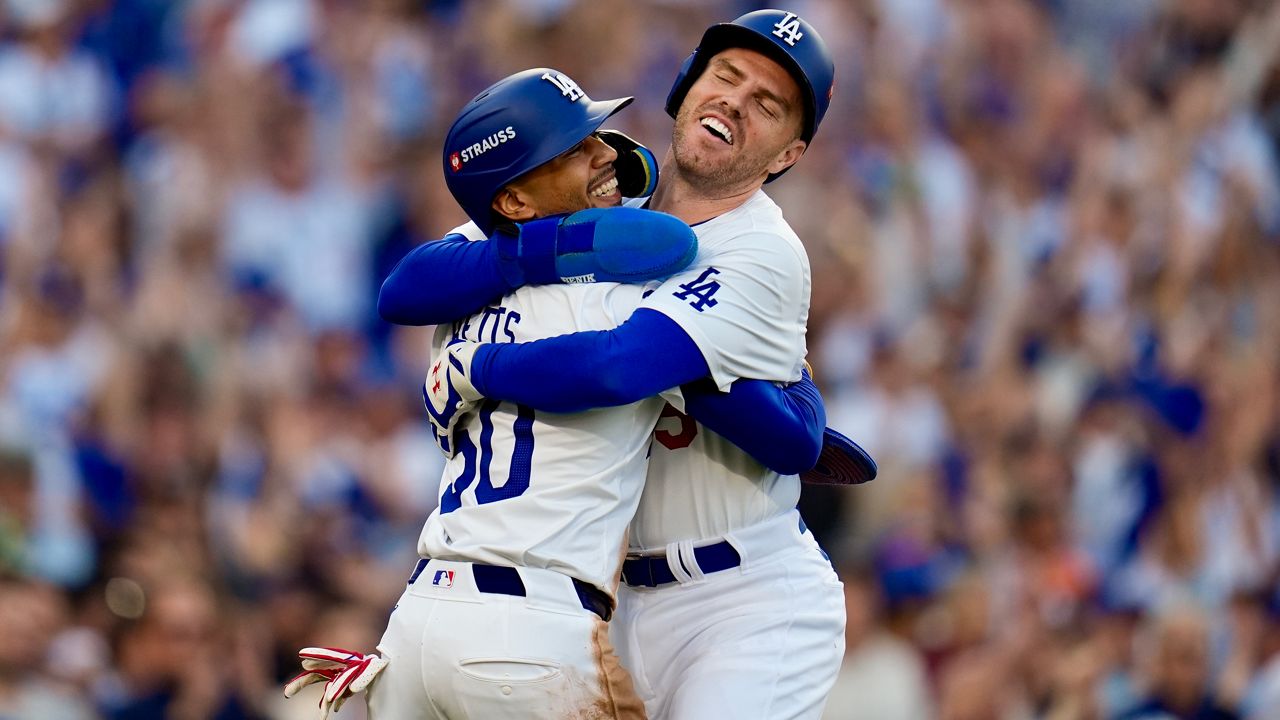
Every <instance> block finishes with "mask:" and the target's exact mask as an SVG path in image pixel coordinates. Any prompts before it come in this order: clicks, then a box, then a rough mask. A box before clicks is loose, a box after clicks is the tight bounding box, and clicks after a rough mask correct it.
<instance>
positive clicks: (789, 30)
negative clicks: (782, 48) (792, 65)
mask: <svg viewBox="0 0 1280 720" xmlns="http://www.w3.org/2000/svg"><path fill="white" fill-rule="evenodd" d="M773 27H774V30H773V34H774V35H775V36H777V37H780V38H782V41H783V42H785V43H786V44H788V45H790V46H791V47H795V46H796V41H797V40H799V39H800V38H802V37H804V33H802V32H800V18H799V17H797V16H796V14H795V13H793V12H789V13H787V14H786V16H784V17H783V18H782V19H781V20H779V21H778V22H776V23H774V26H773Z"/></svg>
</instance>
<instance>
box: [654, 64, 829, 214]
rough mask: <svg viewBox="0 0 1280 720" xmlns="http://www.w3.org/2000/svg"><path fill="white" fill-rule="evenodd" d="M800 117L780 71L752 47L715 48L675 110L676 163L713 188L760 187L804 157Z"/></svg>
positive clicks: (800, 106) (795, 93) (795, 96)
mask: <svg viewBox="0 0 1280 720" xmlns="http://www.w3.org/2000/svg"><path fill="white" fill-rule="evenodd" d="M803 119H804V103H803V102H802V100H801V98H800V88H799V87H798V86H797V85H796V82H795V80H793V79H792V78H791V75H790V74H789V73H788V72H787V71H786V69H785V68H783V67H782V66H781V65H779V64H778V63H776V62H774V61H773V60H771V59H769V58H768V57H766V56H765V55H763V54H761V53H759V52H756V51H754V50H748V49H746V48H729V49H727V50H723V51H721V52H719V53H717V54H716V55H715V56H714V57H712V58H711V60H710V62H708V63H707V69H706V70H705V71H703V73H702V75H701V76H700V77H699V78H698V80H697V81H696V82H694V83H693V85H692V86H691V87H690V88H689V92H688V94H687V95H685V98H684V102H682V103H681V104H680V111H679V112H678V113H676V123H675V129H674V132H673V135H672V141H671V147H672V152H673V154H674V156H675V161H676V166H677V167H678V168H679V169H680V171H681V173H682V174H683V175H685V176H686V177H689V178H693V179H696V180H698V181H699V182H700V184H702V185H704V186H706V185H710V186H713V187H715V188H718V189H738V188H742V187H749V186H750V185H751V184H753V183H763V182H764V180H765V178H766V177H767V176H768V175H769V174H771V173H776V172H780V171H781V170H783V169H785V168H787V167H788V166H790V165H791V164H793V163H794V162H795V161H796V160H799V159H800V156H801V155H802V154H804V149H805V142H804V141H803V140H801V139H800V127H801V123H802V121H803Z"/></svg>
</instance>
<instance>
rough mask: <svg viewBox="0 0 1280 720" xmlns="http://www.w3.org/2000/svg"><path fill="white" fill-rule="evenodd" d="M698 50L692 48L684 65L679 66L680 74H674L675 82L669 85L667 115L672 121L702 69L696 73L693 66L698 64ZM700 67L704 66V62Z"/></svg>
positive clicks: (699, 68)
mask: <svg viewBox="0 0 1280 720" xmlns="http://www.w3.org/2000/svg"><path fill="white" fill-rule="evenodd" d="M699 49H700V48H694V49H693V52H691V53H689V57H687V58H685V59H684V63H683V64H682V65H680V72H678V73H676V81H675V82H674V83H673V84H672V85H671V92H669V93H667V114H668V115H670V116H671V118H672V119H673V120H674V119H675V117H676V113H678V112H680V103H682V102H684V96H685V95H688V94H689V88H690V87H691V86H692V85H693V81H694V80H697V79H698V76H699V75H701V74H702V69H703V68H702V67H698V68H697V70H696V72H695V69H694V65H695V64H698V60H699V59H700V58H699V57H698V56H699V55H701V53H699V52H698V50H699ZM701 65H706V63H705V62H703V63H701Z"/></svg>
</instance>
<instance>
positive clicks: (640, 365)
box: [471, 308, 710, 413]
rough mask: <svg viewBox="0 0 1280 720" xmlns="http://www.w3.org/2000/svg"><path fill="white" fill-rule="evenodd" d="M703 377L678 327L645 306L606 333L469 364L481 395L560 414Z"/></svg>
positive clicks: (515, 348) (484, 355) (694, 349)
mask: <svg viewBox="0 0 1280 720" xmlns="http://www.w3.org/2000/svg"><path fill="white" fill-rule="evenodd" d="M709 372H710V369H709V368H708V367H707V361H706V360H704V359H703V357H702V352H701V351H700V350H698V346H697V345H696V344H695V343H694V342H693V339H692V338H690V337H689V335H688V334H687V333H685V331H684V329H683V328H681V327H680V326H679V325H677V324H676V322H675V321H674V320H672V319H671V318H669V317H667V316H666V315H663V314H662V313H660V312H657V311H656V310H646V309H643V308H641V309H638V310H636V311H635V312H634V313H632V314H631V317H630V318H629V319H628V320H627V321H626V322H625V323H623V324H621V325H619V326H618V327H616V328H614V329H612V330H597V331H586V332H577V333H573V334H571V335H560V336H558V337H553V338H547V339H545V340H535V341H533V342H528V343H515V344H508V343H500V344H493V345H485V346H483V347H481V348H480V349H478V350H477V351H476V354H475V356H474V357H473V358H472V360H471V382H472V383H474V384H475V386H476V389H477V390H479V391H480V392H481V393H483V394H484V396H485V397H489V398H493V399H495V400H507V401H510V402H516V403H520V404H522V405H528V406H530V407H532V408H534V409H535V410H544V411H548V412H563V413H569V412H581V411H583V410H590V409H592V408H598V407H614V406H617V405H626V404H627V403H633V402H636V401H637V400H643V399H644V398H647V397H652V396H654V395H657V394H658V393H660V392H662V391H663V390H668V389H670V388H673V387H676V386H677V385H682V384H684V383H687V382H691V381H693V380H696V379H698V378H700V377H703V376H705V375H707V374H708V373H709Z"/></svg>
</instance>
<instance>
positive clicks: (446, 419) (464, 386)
mask: <svg viewBox="0 0 1280 720" xmlns="http://www.w3.org/2000/svg"><path fill="white" fill-rule="evenodd" d="M479 349H480V344H479V343H473V342H462V341H459V342H455V343H453V344H451V345H449V346H447V347H446V348H445V349H444V352H443V353H441V355H440V356H439V357H437V358H436V359H435V360H434V361H433V362H432V363H431V369H430V370H429V371H427V380H426V382H424V383H423V385H422V400H423V402H424V403H425V404H426V406H427V415H428V417H430V419H431V426H432V428H433V429H434V430H435V436H436V444H437V445H439V446H440V449H441V450H443V451H444V455H445V457H447V458H452V457H453V456H454V454H455V453H456V452H457V443H456V442H455V441H454V440H455V439H454V431H455V430H456V429H457V427H458V424H459V423H460V422H461V421H462V418H464V417H465V416H466V415H467V413H469V412H471V411H472V410H473V409H475V407H476V405H477V403H478V402H479V401H480V400H481V399H483V397H484V396H483V395H481V394H480V391H478V390H476V387H475V385H473V384H471V359H472V357H473V356H474V355H475V354H476V350H479Z"/></svg>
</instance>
